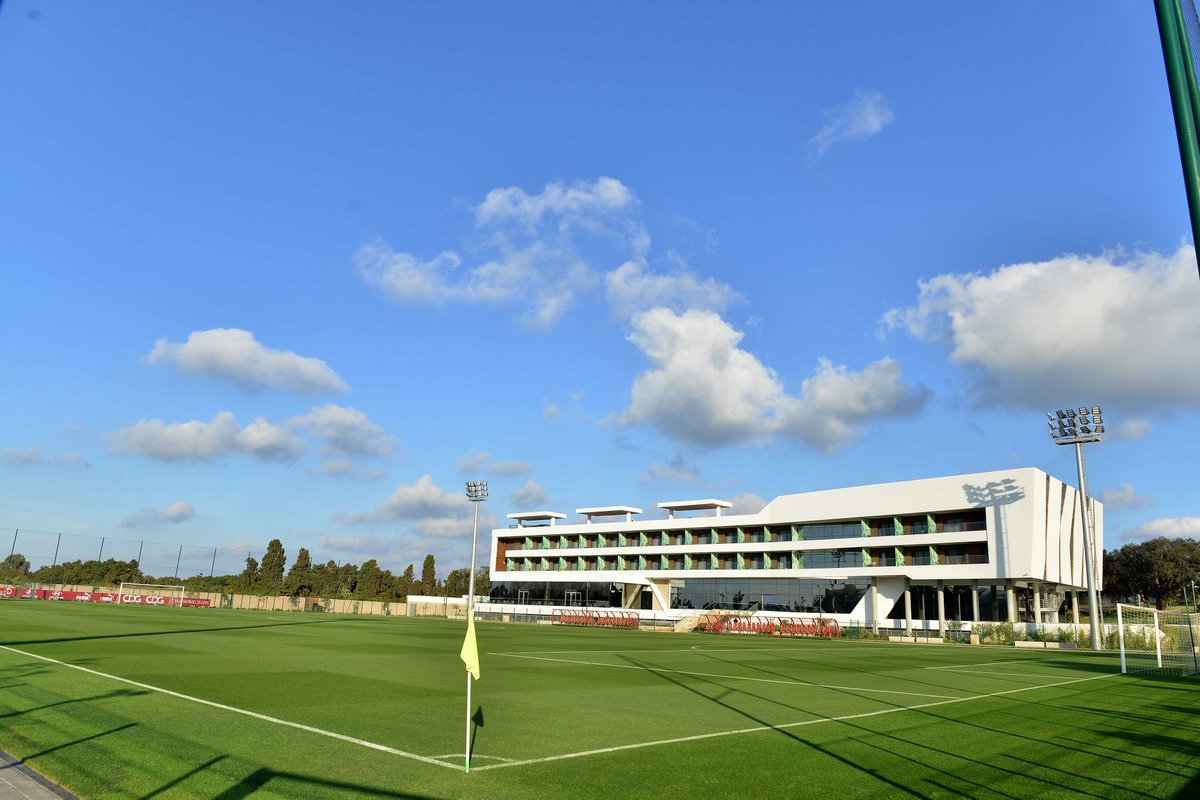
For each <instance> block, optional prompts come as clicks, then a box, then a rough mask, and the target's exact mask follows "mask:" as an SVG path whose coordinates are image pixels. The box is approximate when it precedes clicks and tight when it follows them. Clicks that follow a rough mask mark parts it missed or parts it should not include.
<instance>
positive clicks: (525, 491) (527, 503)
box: [512, 478, 549, 509]
mask: <svg viewBox="0 0 1200 800" xmlns="http://www.w3.org/2000/svg"><path fill="white" fill-rule="evenodd" d="M512 501H513V505H515V506H516V507H517V508H520V509H530V508H537V507H539V506H544V505H546V504H547V503H548V502H549V498H548V497H546V490H545V489H543V488H542V487H541V486H539V485H538V484H537V483H536V482H534V480H533V478H530V479H528V480H526V481H525V483H524V485H523V486H521V488H520V489H517V490H516V491H515V492H513V493H512Z"/></svg>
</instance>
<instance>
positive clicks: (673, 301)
mask: <svg viewBox="0 0 1200 800" xmlns="http://www.w3.org/2000/svg"><path fill="white" fill-rule="evenodd" d="M604 284H605V294H606V296H607V297H608V303H609V305H610V306H611V308H612V312H613V314H615V315H616V316H618V317H629V316H632V315H634V314H636V313H637V312H639V311H645V310H647V309H650V308H654V307H655V306H661V307H664V308H670V309H673V310H675V311H683V310H686V309H691V308H707V309H710V310H712V311H723V310H724V309H725V308H726V306H728V305H729V304H730V303H732V302H735V301H737V300H740V299H742V298H741V296H740V295H739V294H738V293H737V292H735V291H734V290H733V288H732V287H730V286H729V284H726V283H720V282H718V281H716V280H713V279H712V278H704V279H700V278H698V277H696V275H694V274H693V273H691V272H689V271H688V270H687V269H686V268H682V269H679V270H678V271H676V272H675V273H673V274H670V275H663V274H660V273H655V272H647V271H646V266H645V264H644V263H642V262H640V261H626V262H625V263H624V264H622V265H621V266H619V267H617V268H616V269H615V270H613V271H612V272H609V273H608V274H607V275H605V276H604Z"/></svg>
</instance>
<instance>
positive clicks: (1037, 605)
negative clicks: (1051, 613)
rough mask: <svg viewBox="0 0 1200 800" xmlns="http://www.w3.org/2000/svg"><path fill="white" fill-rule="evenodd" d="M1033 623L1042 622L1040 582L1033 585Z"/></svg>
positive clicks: (1038, 623)
mask: <svg viewBox="0 0 1200 800" xmlns="http://www.w3.org/2000/svg"><path fill="white" fill-rule="evenodd" d="M1033 624H1034V625H1041V624H1042V585H1041V584H1040V583H1035V584H1034V585H1033Z"/></svg>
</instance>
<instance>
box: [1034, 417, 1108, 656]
mask: <svg viewBox="0 0 1200 800" xmlns="http://www.w3.org/2000/svg"><path fill="white" fill-rule="evenodd" d="M1046 416H1047V417H1049V418H1050V421H1049V425H1050V438H1051V439H1053V440H1054V443H1055V444H1073V445H1075V465H1076V466H1077V467H1078V468H1079V498H1080V503H1079V513H1080V514H1081V515H1082V516H1083V560H1084V562H1085V563H1084V565H1083V574H1084V576H1085V577H1086V579H1087V592H1088V617H1089V618H1090V620H1091V627H1092V649H1093V650H1099V649H1100V617H1099V615H1100V604H1099V602H1098V600H1097V597H1096V562H1095V561H1094V560H1093V559H1092V550H1093V548H1094V547H1095V542H1094V541H1093V536H1094V535H1095V525H1094V524H1093V519H1092V515H1091V514H1089V513H1088V493H1087V479H1086V477H1085V473H1084V469H1083V446H1084V445H1085V444H1086V443H1088V442H1098V441H1100V436H1101V434H1103V433H1104V420H1103V418H1102V417H1101V416H1100V406H1092V407H1091V408H1090V409H1089V408H1088V407H1087V406H1080V407H1079V411H1078V413H1076V411H1075V409H1073V408H1068V409H1065V410H1062V409H1060V410H1058V411H1055V412H1050V411H1047V412H1046Z"/></svg>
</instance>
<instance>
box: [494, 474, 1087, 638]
mask: <svg viewBox="0 0 1200 800" xmlns="http://www.w3.org/2000/svg"><path fill="white" fill-rule="evenodd" d="M658 507H659V508H660V509H661V510H662V511H664V512H665V513H666V516H665V518H663V517H661V516H660V517H659V518H657V519H639V517H642V516H643V511H642V509H639V508H634V507H631V506H600V507H594V508H582V509H577V510H576V513H577V514H579V515H580V516H581V517H582V520H580V521H572V522H566V521H565V520H566V515H565V514H561V513H557V512H552V511H535V512H523V513H518V514H509V515H508V516H509V519H510V520H512V523H511V525H510V526H509V527H507V528H499V529H496V530H493V531H492V558H491V578H492V590H491V601H492V603H499V604H502V605H508V604H516V605H518V606H561V607H570V606H593V607H618V608H626V609H640V610H644V611H652V612H656V613H659V614H669V615H677V616H685V615H688V614H698V613H702V612H703V611H706V610H713V609H725V610H730V611H740V612H750V613H753V612H771V613H773V614H777V615H785V614H803V615H813V614H818V615H821V616H825V617H832V618H835V619H837V620H838V621H839V622H842V623H843V624H847V623H848V624H863V625H872V626H878V627H886V628H895V629H900V628H903V629H907V630H911V629H913V628H914V627H915V628H930V627H933V626H935V625H936V626H939V627H940V628H944V627H945V626H946V625H947V624H948V623H950V622H955V621H961V622H967V623H969V622H973V621H997V622H1002V621H1013V622H1033V623H1039V624H1040V623H1051V622H1072V621H1074V622H1077V621H1078V614H1079V606H1078V603H1079V598H1080V593H1083V597H1084V599H1085V600H1086V593H1085V592H1084V590H1085V589H1086V586H1087V584H1086V578H1085V563H1084V546H1083V525H1082V519H1081V513H1080V511H1081V510H1080V496H1079V492H1078V491H1077V490H1076V489H1075V488H1074V487H1072V486H1069V485H1067V484H1065V483H1063V482H1062V481H1060V480H1058V479H1057V478H1054V477H1052V476H1050V475H1048V474H1046V473H1045V472H1042V471H1041V470H1038V469H1034V468H1023V469H1011V470H1001V471H997V472H984V473H976V474H970V475H953V476H948V477H941V478H930V479H925V480H914V481H904V482H899V483H886V484H875V485H869V486H855V487H849V488H844V489H830V490H826V491H817V492H806V493H803V494H789V495H782V496H780V497H777V498H776V499H774V500H773V501H771V502H770V503H768V504H767V505H766V506H765V507H764V508H763V509H762V510H761V511H759V512H758V513H755V514H729V513H726V512H728V511H729V509H730V504H729V503H728V502H726V501H722V500H715V499H708V500H692V501H678V502H665V503H659V504H658ZM1089 513H1090V514H1091V515H1092V517H1093V520H1094V525H1093V530H1094V531H1095V537H1096V541H1097V542H1103V540H1104V539H1103V530H1104V520H1103V507H1102V505H1101V504H1100V503H1097V502H1095V501H1091V502H1090V503H1089ZM1101 552H1102V549H1101V548H1097V547H1093V548H1092V553H1093V554H1094V556H1095V560H1096V563H1095V565H1094V568H1095V575H1096V580H1097V582H1098V583H1097V591H1099V589H1100V588H1101V586H1102V584H1101V583H1100V581H1102V573H1101V570H1102V560H1101V558H1100V554H1101Z"/></svg>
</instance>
